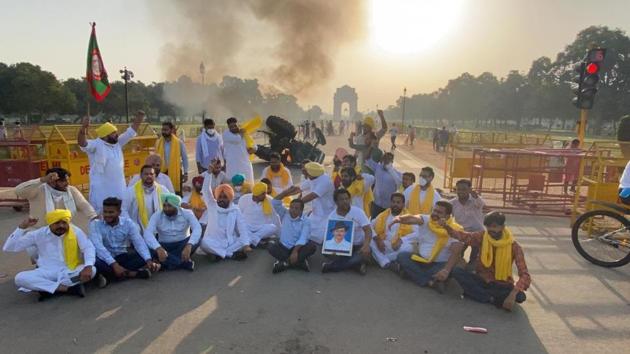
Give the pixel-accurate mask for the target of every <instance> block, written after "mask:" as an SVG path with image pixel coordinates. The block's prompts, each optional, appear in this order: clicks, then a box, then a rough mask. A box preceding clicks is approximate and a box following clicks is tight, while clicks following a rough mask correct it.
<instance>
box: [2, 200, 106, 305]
mask: <svg viewBox="0 0 630 354" xmlns="http://www.w3.org/2000/svg"><path fill="white" fill-rule="evenodd" d="M71 218H72V214H71V213H70V211H69V210H66V209H55V210H53V211H51V212H48V213H47V214H46V224H48V226H43V227H41V228H39V229H35V230H33V231H27V230H26V229H28V228H29V227H32V226H34V225H35V224H37V221H38V220H37V219H35V218H32V217H28V218H27V219H25V220H24V221H22V223H21V224H20V225H19V227H18V228H17V229H15V231H14V232H13V233H12V234H11V236H9V238H8V239H7V241H6V242H5V243H4V247H3V248H2V250H3V251H5V252H21V251H24V250H26V249H27V248H29V247H34V248H36V249H37V254H38V255H39V257H38V258H37V269H33V270H27V271H24V272H20V273H18V274H17V275H16V276H15V285H17V286H18V289H19V290H20V291H23V292H30V291H38V292H39V294H40V297H39V300H40V301H43V300H45V299H47V298H49V297H51V296H52V295H53V294H55V293H63V294H71V295H77V296H79V297H84V296H85V288H84V287H83V283H85V282H88V281H90V280H91V279H92V278H94V276H95V275H96V268H94V261H95V257H96V255H95V250H94V245H92V242H90V240H89V239H88V238H87V236H85V234H84V233H83V231H81V229H79V228H78V227H76V226H74V225H72V224H71V223H70V219H71Z"/></svg>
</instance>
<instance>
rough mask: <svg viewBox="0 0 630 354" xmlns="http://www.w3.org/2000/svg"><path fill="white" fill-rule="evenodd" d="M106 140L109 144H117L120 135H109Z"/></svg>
mask: <svg viewBox="0 0 630 354" xmlns="http://www.w3.org/2000/svg"><path fill="white" fill-rule="evenodd" d="M105 141H106V142H108V143H109V144H116V143H118V137H112V136H108V137H107V138H106V139H105Z"/></svg>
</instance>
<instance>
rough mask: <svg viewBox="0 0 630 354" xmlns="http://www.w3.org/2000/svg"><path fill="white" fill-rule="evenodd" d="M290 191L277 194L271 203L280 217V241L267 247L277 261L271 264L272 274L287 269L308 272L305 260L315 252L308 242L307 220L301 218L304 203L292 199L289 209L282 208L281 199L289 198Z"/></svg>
mask: <svg viewBox="0 0 630 354" xmlns="http://www.w3.org/2000/svg"><path fill="white" fill-rule="evenodd" d="M291 192H292V189H291V188H289V189H287V190H285V191H283V192H281V193H280V194H278V195H277V196H276V197H275V198H274V199H273V200H272V202H271V204H272V206H273V208H274V209H275V210H276V213H278V216H280V220H281V221H282V226H281V227H280V240H279V242H277V243H274V244H272V245H270V246H269V248H268V250H269V253H270V254H271V255H272V256H273V257H274V258H275V259H277V261H276V262H275V263H274V264H273V273H274V274H275V273H280V272H282V271H284V270H286V269H288V268H291V267H295V268H300V269H302V270H304V271H306V272H309V271H310V267H309V265H308V260H307V258H308V257H310V256H312V255H313V254H314V253H315V251H316V250H317V245H316V244H315V243H314V242H313V241H309V236H310V234H311V224H310V221H309V220H308V218H306V217H304V216H302V212H303V211H304V202H303V201H302V200H301V199H294V200H292V201H291V204H290V205H289V209H288V210H287V208H285V207H284V205H283V204H282V199H283V198H285V197H287V196H289V195H290V193H291Z"/></svg>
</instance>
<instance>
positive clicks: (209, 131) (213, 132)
mask: <svg viewBox="0 0 630 354" xmlns="http://www.w3.org/2000/svg"><path fill="white" fill-rule="evenodd" d="M206 133H208V135H210V136H214V134H216V133H217V131H216V130H214V129H206Z"/></svg>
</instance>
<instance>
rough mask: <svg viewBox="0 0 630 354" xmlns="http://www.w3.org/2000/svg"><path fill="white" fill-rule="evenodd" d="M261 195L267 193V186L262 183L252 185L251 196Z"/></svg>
mask: <svg viewBox="0 0 630 354" xmlns="http://www.w3.org/2000/svg"><path fill="white" fill-rule="evenodd" d="M263 193H267V184H266V183H264V182H258V183H256V184H254V188H252V194H253V195H254V196H259V195H261V194H263Z"/></svg>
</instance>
